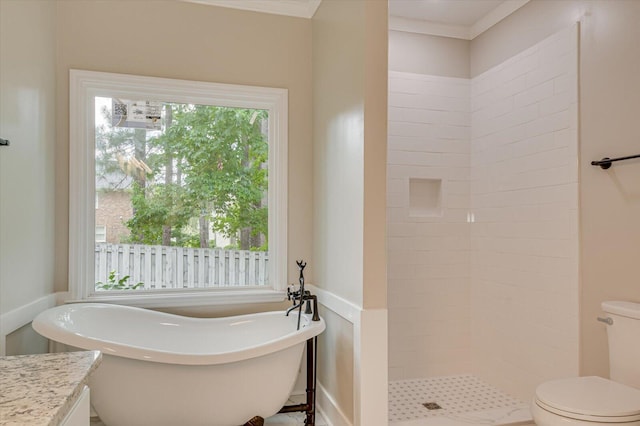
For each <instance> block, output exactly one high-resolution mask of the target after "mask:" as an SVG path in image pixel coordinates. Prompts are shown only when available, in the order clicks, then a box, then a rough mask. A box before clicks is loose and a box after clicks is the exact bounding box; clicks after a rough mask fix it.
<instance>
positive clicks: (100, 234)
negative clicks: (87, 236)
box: [96, 225, 107, 243]
mask: <svg viewBox="0 0 640 426" xmlns="http://www.w3.org/2000/svg"><path fill="white" fill-rule="evenodd" d="M106 242H107V227H106V226H104V225H96V243H106Z"/></svg>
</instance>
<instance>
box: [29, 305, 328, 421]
mask: <svg viewBox="0 0 640 426" xmlns="http://www.w3.org/2000/svg"><path fill="white" fill-rule="evenodd" d="M296 326H297V314H294V313H292V314H291V315H289V316H288V317H287V316H285V314H284V312H280V311H278V312H265V313H258V314H250V315H241V316H234V317H225V318H206V319H204V318H190V317H183V316H178V315H171V314H166V313H161V312H156V311H151V310H148V309H140V308H132V307H127V306H120V305H111V304H98V303H78V304H68V305H62V306H58V307H55V308H51V309H48V310H46V311H44V312H42V313H41V314H40V315H38V316H37V317H36V318H35V320H34V321H33V328H34V329H35V330H36V331H37V332H38V333H40V334H41V335H43V336H44V337H47V338H49V339H51V340H54V341H56V342H60V343H64V344H65V345H68V346H72V347H75V348H80V349H90V350H99V351H102V353H103V361H102V364H101V365H100V367H99V368H98V369H97V370H96V371H95V372H94V373H93V375H92V377H91V378H90V382H89V386H90V388H91V404H92V406H93V407H94V409H95V410H96V412H97V413H98V415H99V416H100V418H101V419H102V421H103V422H104V423H105V424H106V425H107V426H133V425H143V426H149V425H154V426H162V425H166V426H178V425H185V426H198V425H207V426H214V425H215V426H236V425H242V424H244V423H246V422H247V421H249V420H250V419H251V418H252V417H254V416H261V417H269V416H271V415H273V414H275V413H277V412H278V411H279V410H280V408H282V406H283V405H284V404H285V403H286V401H287V398H288V397H289V394H290V393H291V391H292V389H293V386H294V384H295V381H296V377H297V375H298V370H299V366H300V361H301V358H302V353H303V349H304V346H305V342H306V340H308V339H310V338H312V337H314V336H317V335H318V334H320V333H322V331H324V329H325V323H324V321H323V320H322V319H320V321H311V316H310V315H309V316H307V315H303V318H302V319H301V326H300V330H296Z"/></svg>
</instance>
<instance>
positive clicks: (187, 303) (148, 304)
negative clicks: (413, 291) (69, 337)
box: [65, 289, 286, 308]
mask: <svg viewBox="0 0 640 426" xmlns="http://www.w3.org/2000/svg"><path fill="white" fill-rule="evenodd" d="M104 293H107V294H104ZM104 293H103V292H101V293H94V294H92V295H90V296H89V297H87V298H86V299H68V300H66V301H65V303H78V302H100V303H114V304H119V305H128V306H136V307H139V308H178V307H198V306H220V305H245V304H251V303H269V302H282V301H284V300H285V299H286V292H284V291H280V290H272V289H269V290H263V289H246V290H229V289H224V290H218V291H211V290H204V289H203V290H192V291H184V290H181V291H179V292H177V291H176V292H157V293H146V294H135V295H134V294H131V293H132V292H131V291H127V292H124V291H109V292H104Z"/></svg>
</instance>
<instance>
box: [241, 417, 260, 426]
mask: <svg viewBox="0 0 640 426" xmlns="http://www.w3.org/2000/svg"><path fill="white" fill-rule="evenodd" d="M243 426H264V419H263V418H262V417H260V416H255V417H254V418H252V419H251V420H249V421H248V422H246V423H245V424H244V425H243Z"/></svg>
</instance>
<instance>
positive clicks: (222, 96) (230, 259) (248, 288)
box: [69, 70, 287, 306]
mask: <svg viewBox="0 0 640 426" xmlns="http://www.w3.org/2000/svg"><path fill="white" fill-rule="evenodd" d="M70 87H71V96H70V101H71V105H70V124H71V130H70V149H71V167H70V194H71V196H70V223H71V227H70V252H69V255H70V282H71V287H70V289H71V292H72V297H73V298H75V299H79V300H103V301H104V300H117V301H122V302H124V303H132V304H136V305H139V306H186V305H191V304H194V305H195V304H199V305H201V304H203V303H207V304H215V303H234V302H238V301H242V302H247V301H260V302H262V301H271V300H282V298H283V293H284V289H285V286H286V270H287V268H286V259H287V256H286V253H287V251H286V241H287V237H286V231H287V230H286V225H287V216H286V213H287V192H286V191H287V91H286V90H285V89H273V88H262V87H248V86H237V85H226V84H217V83H202V82H191V81H184V80H170V79H160V78H151V77H141V76H130V75H121V74H109V73H99V72H90V71H77V70H72V71H71V85H70ZM98 195H99V198H100V203H99V204H98V202H97V200H98ZM92 207H93V208H92ZM96 223H100V224H101V225H100V226H97V225H96ZM92 229H94V230H95V232H91V230H92ZM107 234H108V235H109V238H108V241H107Z"/></svg>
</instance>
